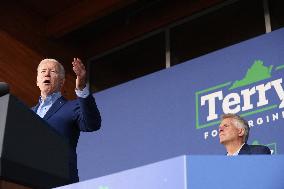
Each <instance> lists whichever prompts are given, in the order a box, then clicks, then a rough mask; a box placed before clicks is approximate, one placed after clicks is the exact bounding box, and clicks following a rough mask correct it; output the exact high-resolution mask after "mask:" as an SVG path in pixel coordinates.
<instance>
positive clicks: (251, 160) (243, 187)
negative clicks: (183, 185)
mask: <svg viewBox="0 0 284 189" xmlns="http://www.w3.org/2000/svg"><path fill="white" fill-rule="evenodd" d="M186 162H187V173H188V174H187V185H188V188H189V189H208V188H212V189H213V188H214V189H215V188H216V189H228V188H230V189H247V188H251V189H254V188H257V189H270V188H271V189H272V188H273V189H283V188H284V176H283V173H284V156H283V155H272V156H267V155H254V156H252V155H250V156H234V157H227V156H225V157H224V156H187V161H186Z"/></svg>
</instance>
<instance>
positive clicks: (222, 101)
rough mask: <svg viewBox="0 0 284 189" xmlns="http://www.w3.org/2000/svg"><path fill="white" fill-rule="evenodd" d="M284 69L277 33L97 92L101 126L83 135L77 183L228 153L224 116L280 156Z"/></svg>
mask: <svg viewBox="0 0 284 189" xmlns="http://www.w3.org/2000/svg"><path fill="white" fill-rule="evenodd" d="M283 68H284V29H280V30H277V31H274V32H272V33H270V34H266V35H262V36H260V37H257V38H253V39H251V40H248V41H245V42H242V43H240V44H236V45H233V46H230V47H228V48H225V49H221V50H218V51H216V52H213V53H210V54H208V55H205V56H202V57H199V58H196V59H193V60H190V61H187V62H185V63H183V64H179V65H177V66H174V67H171V68H169V69H166V70H162V71H159V72H156V73H154V74H150V75H147V76H145V77H142V78H139V79H136V80H133V81H130V82H127V83H125V84H122V85H119V86H117V87H114V88H111V89H108V90H105V91H103V92H100V93H96V94H95V98H96V100H97V104H98V107H99V109H100V111H101V115H102V119H103V122H102V128H101V130H100V131H98V132H95V133H81V137H80V141H79V146H78V150H77V153H78V167H79V176H80V179H81V180H86V179H90V178H94V177H99V176H103V175H107V174H110V173H114V172H118V171H122V170H125V169H130V168H134V167H138V166H142V165H145V164H149V163H153V162H157V161H160V160H164V159H168V158H172V157H175V156H179V155H183V154H225V153H226V152H225V149H224V147H223V146H222V145H220V144H219V140H218V124H219V120H220V115H222V114H223V113H224V112H234V113H238V114H241V115H243V116H244V117H245V118H246V119H247V120H249V123H250V125H251V133H250V139H249V143H251V144H264V145H267V146H269V147H270V148H271V149H272V150H273V153H278V154H279V153H282V152H283V151H284V149H283V148H284V145H283V139H282V138H283V133H284V128H283V125H284V118H283V117H284V112H283V113H282V111H284V108H283V107H282V104H281V103H282V100H283V101H284V90H283V88H282V87H283V86H284V84H283V82H284V81H282V78H283V73H284V69H283ZM283 105H284V102H283Z"/></svg>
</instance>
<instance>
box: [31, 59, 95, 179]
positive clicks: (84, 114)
mask: <svg viewBox="0 0 284 189" xmlns="http://www.w3.org/2000/svg"><path fill="white" fill-rule="evenodd" d="M72 64H73V70H74V72H75V74H76V76H77V78H76V89H75V92H76V95H77V99H75V100H73V101H68V100H66V99H65V98H64V97H63V96H62V95H61V92H60V91H61V89H62V86H63V84H64V81H65V71H64V68H63V66H62V65H61V64H60V63H59V62H58V61H57V60H55V59H44V60H42V61H41V62H40V64H39V66H38V69H37V86H38V87H39V89H40V91H41V96H40V99H39V103H38V104H37V105H36V106H35V107H33V108H32V109H33V111H34V112H36V113H37V114H38V115H39V116H40V117H42V118H43V119H44V120H45V121H46V122H47V123H49V125H50V127H51V128H52V129H54V130H55V131H56V132H57V133H59V134H60V135H62V137H64V138H65V139H66V140H67V141H68V143H69V145H70V148H69V150H70V153H69V169H70V183H73V182H78V181H79V178H78V170H77V154H76V147H77V142H78V139H79V136H80V131H85V132H91V131H95V130H98V129H99V128H100V126H101V117H100V113H99V110H98V108H97V105H96V102H95V99H94V97H93V96H92V94H90V92H89V90H88V87H87V86H86V70H85V66H84V64H83V63H82V62H81V60H80V59H78V58H74V60H73V62H72Z"/></svg>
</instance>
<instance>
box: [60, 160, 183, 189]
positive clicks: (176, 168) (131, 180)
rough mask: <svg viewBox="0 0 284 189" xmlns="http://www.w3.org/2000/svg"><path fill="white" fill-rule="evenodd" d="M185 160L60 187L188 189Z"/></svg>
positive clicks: (147, 166) (166, 161)
mask: <svg viewBox="0 0 284 189" xmlns="http://www.w3.org/2000/svg"><path fill="white" fill-rule="evenodd" d="M185 161H186V156H180V157H176V158H173V159H169V160H165V161H161V162H158V163H153V164H150V165H145V166H142V167H138V168H134V169H130V170H127V171H122V172H118V173H115V174H111V175H108V176H103V177H99V178H95V179H92V180H87V181H83V182H80V183H76V184H72V185H67V186H64V187H60V189H82V188H84V189H186V182H185V177H184V175H186V174H185V170H186V168H185V165H186V163H185Z"/></svg>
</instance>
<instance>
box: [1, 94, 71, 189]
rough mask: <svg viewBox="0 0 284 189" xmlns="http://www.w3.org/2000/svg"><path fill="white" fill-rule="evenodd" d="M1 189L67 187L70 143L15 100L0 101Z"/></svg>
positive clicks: (3, 99)
mask: <svg viewBox="0 0 284 189" xmlns="http://www.w3.org/2000/svg"><path fill="white" fill-rule="evenodd" d="M0 176H1V181H0V188H3V187H5V188H11V189H13V188H23V189H25V188H52V187H57V186H62V185H65V184H67V183H68V177H69V169H68V143H67V141H65V140H64V139H63V138H62V137H61V136H60V135H59V134H57V133H56V132H55V131H53V130H52V129H51V128H50V127H49V126H48V125H47V123H46V122H45V121H44V120H42V119H41V118H40V117H39V116H37V115H36V114H35V113H34V112H33V111H32V110H30V109H29V108H28V107H26V106H25V105H24V104H22V103H21V102H20V101H19V100H18V99H17V98H16V97H14V96H13V95H11V94H6V95H4V96H1V97H0Z"/></svg>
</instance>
